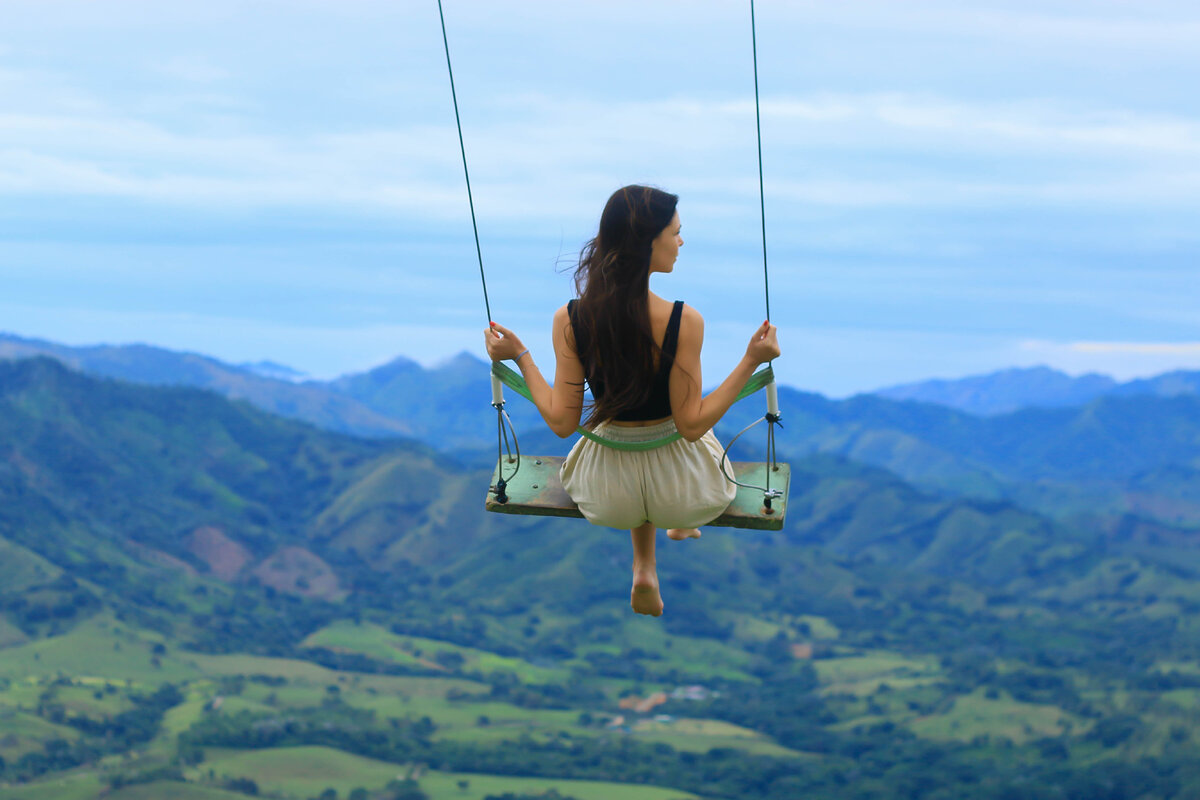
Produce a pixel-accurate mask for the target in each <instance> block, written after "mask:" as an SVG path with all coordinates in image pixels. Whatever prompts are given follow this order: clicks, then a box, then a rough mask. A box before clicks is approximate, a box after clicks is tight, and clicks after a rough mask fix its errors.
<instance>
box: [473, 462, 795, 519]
mask: <svg viewBox="0 0 1200 800" xmlns="http://www.w3.org/2000/svg"><path fill="white" fill-rule="evenodd" d="M562 462H563V459H562V458H561V457H559V456H522V457H521V469H520V471H519V472H517V475H516V477H515V478H513V479H512V480H510V481H509V483H508V486H507V492H508V502H507V503H498V502H496V498H495V496H494V495H493V494H492V493H491V492H490V491H489V492H488V495H487V500H486V502H485V508H487V510H488V511H495V512H498V513H500V514H523V515H534V516H544V517H580V518H582V516H583V515H582V514H580V513H579V507H578V506H576V505H575V503H574V502H572V500H571V498H570V497H569V496H568V495H567V493H566V490H564V489H563V488H562V483H561V482H560V481H559V479H558V470H559V467H561V466H562ZM730 463H731V464H732V465H733V473H734V477H735V478H737V480H738V481H740V482H741V483H751V484H755V485H758V486H763V485H765V482H766V479H767V478H766V476H767V465H766V464H761V463H755V462H751V461H731V462H730ZM503 466H504V471H505V473H506V474H507V473H510V472H511V471H512V468H513V466H514V465H511V464H507V463H505V464H504V465H503ZM791 479H792V470H791V468H790V467H789V466H788V465H787V464H779V465H778V466H777V469H776V470H774V471H773V472H772V473H771V488H772V489H779V490H780V491H781V492H783V496H782V497H778V498H776V499H775V500H774V501H772V503H771V505H772V512H771V513H766V509H764V508H763V498H762V492H761V491H759V490H757V489H744V488H742V487H740V486H739V487H738V493H737V497H735V498H734V500H733V502H732V503H730V504H729V507H728V508H727V509H725V513H723V514H722V515H721V516H719V517H717V518H716V519H715V520H713V521H712V522H710V523H708V526H712V527H720V528H752V529H756V530H770V531H777V530H781V529H782V528H783V521H784V517H785V516H786V515H787V499H788V488H789V484H790V483H791ZM499 480H500V475H499V466H497V469H496V470H495V471H493V472H492V486H495V485H496V482H497V481H499ZM706 527H707V526H706Z"/></svg>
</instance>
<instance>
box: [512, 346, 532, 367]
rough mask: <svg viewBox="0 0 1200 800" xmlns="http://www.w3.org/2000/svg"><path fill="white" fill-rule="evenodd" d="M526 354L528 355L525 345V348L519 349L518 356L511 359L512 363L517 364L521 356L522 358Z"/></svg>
mask: <svg viewBox="0 0 1200 800" xmlns="http://www.w3.org/2000/svg"><path fill="white" fill-rule="evenodd" d="M527 355H529V348H528V347H526V348H525V349H524V350H523V351H521V354H520V355H519V356H517V357H516V358H514V359H513V363H514V364H518V363H520V361H521V359H522V358H524V357H525V356H527Z"/></svg>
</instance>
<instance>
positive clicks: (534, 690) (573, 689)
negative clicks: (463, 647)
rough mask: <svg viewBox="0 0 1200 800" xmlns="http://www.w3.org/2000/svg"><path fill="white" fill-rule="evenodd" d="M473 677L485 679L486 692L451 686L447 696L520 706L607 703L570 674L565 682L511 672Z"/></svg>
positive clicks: (455, 698) (603, 697) (565, 705)
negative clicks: (530, 679) (532, 680)
mask: <svg viewBox="0 0 1200 800" xmlns="http://www.w3.org/2000/svg"><path fill="white" fill-rule="evenodd" d="M471 677H473V678H474V679H475V680H478V681H481V682H486V683H488V684H489V685H490V687H491V688H490V689H489V690H488V691H486V692H464V691H462V690H461V689H451V690H450V691H448V692H446V699H447V700H451V701H462V702H501V703H511V704H512V705H515V706H520V707H521V708H546V709H571V708H578V707H580V706H600V705H603V704H604V703H605V702H606V698H605V696H604V693H603V692H602V691H600V690H599V689H596V688H594V687H592V686H590V685H589V684H588V683H586V682H585V681H583V680H582V679H581V678H580V677H579V676H578V675H572V676H571V678H570V679H568V680H567V682H566V683H565V684H555V683H538V684H527V683H521V682H520V680H518V678H517V676H516V675H513V674H512V673H511V672H503V671H498V672H493V673H490V674H488V675H486V676H485V675H473V676H471Z"/></svg>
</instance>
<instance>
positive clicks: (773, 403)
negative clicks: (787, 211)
mask: <svg viewBox="0 0 1200 800" xmlns="http://www.w3.org/2000/svg"><path fill="white" fill-rule="evenodd" d="M755 27H756V26H755V24H754V0H750V43H751V53H752V54H753V57H754V125H755V131H756V133H757V136H756V138H757V141H758V207H759V210H760V212H761V217H762V251H763V292H764V294H765V295H766V303H767V319H768V320H769V319H771V281H770V278H769V276H768V273H767V202H766V195H765V192H764V191H763V166H762V163H763V161H762V115H761V114H760V112H759V102H758V36H757V34H756V33H755ZM768 366H769V364H768ZM781 419H782V418H781V417H780V414H779V390H778V388H777V387H776V386H775V381H774V380H772V381H771V383H769V384H768V385H767V413H766V415H765V416H763V417H761V418H759V419H756V420H755V421H754V422H751V423H750V424H749V425H747V426H746V427H744V428H742V430H741V432H740V433H738V435H737V436H734V437H733V439H731V440H730V442H729V444H727V445H725V452H723V453H721V472H722V473H723V474H724V475H725V480H727V481H729V482H730V483H733V484H737V485H738V486H741V487H743V488H747V489H760V490H761V491H762V493H763V511H764V512H766V513H767V514H771V513H773V509H772V508H771V501H772V500H775V499H776V498H779V497H782V496H783V492H781V491H779V490H778V489H772V488H771V473H772V472H777V471H778V470H779V463H778V462H777V461H776V459H775V426H776V425H778V426H779V427H781V428H782V427H783V422H781ZM764 420H766V423H767V464H766V467H767V470H766V473H767V480H766V486H754V485H751V484H746V483H739V482H738V481H736V480H734V479H733V478H732V477H731V476H730V474H729V472H728V470H726V469H725V465H726V464H727V463H728V461H729V448H731V447H733V443H734V442H736V441H737V440H738V438H739V437H740V436H741V435H742V434H743V433H745V432H746V431H748V430H750V429H751V428H753V427H754V426H755V425H757V424H758V423H760V422H762V421H764Z"/></svg>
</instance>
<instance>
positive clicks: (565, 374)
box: [484, 186, 780, 617]
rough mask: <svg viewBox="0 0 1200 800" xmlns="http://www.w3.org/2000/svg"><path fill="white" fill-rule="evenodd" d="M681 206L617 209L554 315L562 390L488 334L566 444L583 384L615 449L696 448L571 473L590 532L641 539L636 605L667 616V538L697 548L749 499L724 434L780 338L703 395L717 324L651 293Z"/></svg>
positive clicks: (751, 351) (617, 200)
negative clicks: (659, 564) (737, 502)
mask: <svg viewBox="0 0 1200 800" xmlns="http://www.w3.org/2000/svg"><path fill="white" fill-rule="evenodd" d="M678 200H679V198H678V197H677V196H676V195H673V194H668V193H667V192H664V191H661V190H659V189H654V188H651V187H648V186H626V187H625V188H623V189H619V190H618V191H616V192H615V193H614V194H613V196H612V197H610V198H609V200H608V204H607V205H606V206H605V207H604V214H603V215H602V216H601V218H600V231H599V233H597V234H596V238H594V239H592V240H591V241H589V242H588V243H587V244H586V245H585V246H584V249H583V252H582V253H581V254H580V257H579V268H578V269H577V270H576V271H575V288H576V291H577V292H578V294H579V298H578V300H572V301H571V302H570V303H568V304H567V305H565V306H563V307H562V308H560V309H558V311H556V312H555V314H554V331H553V333H554V355H555V360H556V371H555V376H554V385H553V387H552V386H550V385H549V384H547V383H546V379H545V378H544V377H542V374H541V372H540V371H539V370H538V368H537V366H536V365H535V364H534V363H533V357H532V356H531V355H530V354H529V350H528V349H527V348H526V347H525V346H524V345H523V344H522V343H521V340H520V339H519V338H518V337H517V335H516V334H514V333H513V332H512V331H510V330H509V329H508V328H505V327H504V326H502V325H497V324H496V323H494V322H493V323H492V324H491V328H490V329H489V330H487V331H485V332H484V339H485V341H486V344H487V350H488V355H489V356H491V358H492V360H493V361H500V360H502V359H509V358H511V359H514V360H515V361H516V363H517V365H518V366H519V367H520V369H521V373H522V374H523V375H524V377H525V382H526V383H527V384H528V385H529V391H530V393H531V394H532V395H533V402H534V404H535V405H536V406H537V409H538V411H539V412H541V414H542V417H543V419H545V420H546V423H547V424H548V425H549V426H550V429H551V430H553V431H554V432H555V433H557V434H558V435H559V436H561V437H563V438H566V437H567V436H570V435H571V433H572V432H574V430H575V429H576V428H577V427H578V426H579V421H580V417H581V416H582V412H583V399H584V397H583V384H584V381H585V379H586V381H587V383H588V385H589V386H590V387H591V390H592V400H593V403H592V407H591V411H590V413H589V414H588V417H587V420H586V422H585V423H584V424H585V426H586V427H588V428H589V429H592V430H594V431H595V432H596V433H597V434H600V435H602V436H604V437H605V438H608V439H615V440H620V441H631V442H636V441H651V440H654V439H659V438H662V437H664V436H668V435H670V434H672V433H674V432H676V431H678V432H679V433H680V435H681V436H682V437H683V438H682V439H681V440H679V441H676V442H672V443H671V444H668V445H665V446H663V447H659V448H657V449H654V450H648V451H625V450H615V449H612V448H609V447H604V446H603V445H600V444H597V443H595V442H592V441H591V440H588V439H582V438H581V439H580V440H579V442H577V443H576V444H575V446H574V447H573V448H572V449H571V452H570V455H568V456H567V459H566V461H565V462H563V466H562V472H561V477H562V484H563V488H565V489H566V491H567V494H569V495H570V496H571V499H572V500H574V501H575V502H576V503H577V504H578V505H579V510H580V511H581V512H582V513H583V516H584V517H586V518H587V519H588V521H590V522H592V523H594V524H596V525H605V526H608V527H613V528H628V529H629V530H630V533H631V535H632V538H633V589H632V591H631V593H630V605H631V606H632V607H633V610H634V611H636V612H637V613H639V614H650V615H652V616H656V617H657V616H659V615H660V614H662V610H663V602H662V597H661V595H660V594H659V590H658V572H657V569H656V564H655V552H654V545H655V533H656V530H657V528H659V527H662V528H667V529H668V530H667V536H669V537H670V538H672V539H675V540H682V539H690V538H698V537H699V536H700V531H699V530H698V527H699V526H700V525H703V524H705V523H707V522H711V521H712V520H713V519H715V518H716V517H718V516H720V514H721V512H722V511H724V510H725V507H726V506H728V505H729V503H730V501H731V500H733V497H734V495H735V494H736V488H737V487H735V486H734V485H733V484H731V483H729V482H728V481H726V480H725V477H724V475H722V473H721V469H720V460H721V452H722V448H721V445H720V443H719V442H718V441H717V438H716V437H715V436H714V435H713V433H712V427H713V426H714V425H715V424H716V423H717V421H718V420H720V419H721V417H722V416H724V414H725V412H726V411H728V410H729V407H730V406H731V405H733V402H734V400H735V399H736V397H737V394H738V392H739V391H740V390H741V388H742V386H744V385H745V383H746V381H747V380H748V379H749V378H750V376H751V375H752V374H753V373H754V369H755V368H756V367H757V366H758V365H759V364H762V363H764V362H766V361H770V360H771V359H773V358H777V357H778V356H779V353H780V351H779V344H778V342H777V341H776V331H775V326H773V325H771V324H769V323H767V322H764V323H763V324H762V326H761V327H760V328H759V329H758V330H757V331H755V332H754V336H753V337H752V338H751V340H750V344H749V345H748V346H747V348H746V354H745V356H743V358H742V360H741V361H740V362H739V363H738V365H737V366H736V367H735V368H734V370H733V371H732V372H731V373H729V377H727V378H726V379H725V381H724V382H723V383H722V384H721V385H720V386H719V387H718V388H717V389H716V390H714V391H712V392H710V393H709V395H708V396H707V397H702V396H701V385H702V384H701V379H700V348H701V346H702V345H703V341H704V318H703V317H701V316H700V313H699V312H698V311H696V310H695V309H693V308H692V307H690V306H687V305H685V304H684V303H683V302H682V301H676V302H675V303H671V302H669V301H667V300H664V299H662V298H661V297H659V296H658V295H656V294H654V293H653V292H651V291H650V275H651V273H654V272H671V271H673V270H674V268H675V259H676V258H677V257H678V255H679V248H680V247H681V246H682V245H683V239H682V237H680V235H679V233H680V223H679V214H678V212H676V210H675V206H676V204H677V202H678Z"/></svg>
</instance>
